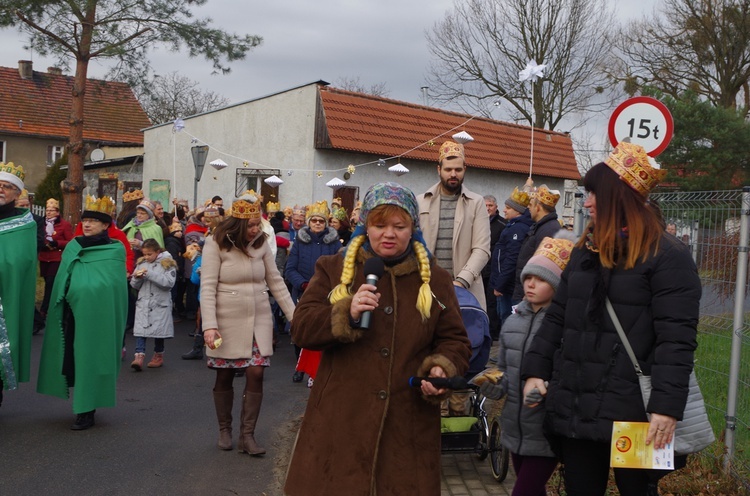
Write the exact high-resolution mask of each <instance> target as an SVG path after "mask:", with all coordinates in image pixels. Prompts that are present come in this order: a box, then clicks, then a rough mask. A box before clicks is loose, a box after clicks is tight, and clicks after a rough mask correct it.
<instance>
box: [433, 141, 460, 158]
mask: <svg viewBox="0 0 750 496" xmlns="http://www.w3.org/2000/svg"><path fill="white" fill-rule="evenodd" d="M448 157H461V158H464V145H462V144H461V143H456V142H455V141H446V142H445V143H443V144H442V145H440V155H439V157H438V162H442V161H443V159H444V158H448Z"/></svg>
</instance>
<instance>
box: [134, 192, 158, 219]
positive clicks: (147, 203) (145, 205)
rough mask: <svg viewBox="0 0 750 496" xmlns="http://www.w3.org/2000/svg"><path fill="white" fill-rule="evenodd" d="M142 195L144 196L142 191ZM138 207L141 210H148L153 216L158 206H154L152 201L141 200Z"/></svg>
mask: <svg viewBox="0 0 750 496" xmlns="http://www.w3.org/2000/svg"><path fill="white" fill-rule="evenodd" d="M141 194H143V192H142V191H141ZM138 207H140V208H147V209H148V210H149V211H150V212H151V213H152V214H153V213H154V211H155V210H156V205H154V204H153V203H151V202H150V201H148V200H146V199H143V200H141V201H140V203H138ZM138 207H136V208H138Z"/></svg>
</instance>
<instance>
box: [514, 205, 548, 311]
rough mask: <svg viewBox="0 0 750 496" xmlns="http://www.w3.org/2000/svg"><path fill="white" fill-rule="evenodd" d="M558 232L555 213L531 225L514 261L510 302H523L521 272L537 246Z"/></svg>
mask: <svg viewBox="0 0 750 496" xmlns="http://www.w3.org/2000/svg"><path fill="white" fill-rule="evenodd" d="M559 230H560V223H559V222H558V221H557V212H550V213H548V214H547V215H545V216H544V217H542V218H541V219H539V222H534V223H533V224H531V227H530V228H529V232H528V233H527V234H526V239H524V240H523V244H522V245H521V251H519V252H518V260H516V286H515V288H514V289H513V297H512V298H511V300H513V301H521V300H523V281H522V280H521V272H523V268H524V267H525V266H526V262H528V261H529V259H530V258H531V257H533V256H534V252H535V251H536V249H537V248H539V245H540V244H541V242H542V240H543V239H544V238H546V237H550V238H553V237H554V236H555V234H557V231H559Z"/></svg>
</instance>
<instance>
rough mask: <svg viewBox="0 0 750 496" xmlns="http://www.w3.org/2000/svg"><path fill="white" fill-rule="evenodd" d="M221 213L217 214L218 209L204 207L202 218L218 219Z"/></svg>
mask: <svg viewBox="0 0 750 496" xmlns="http://www.w3.org/2000/svg"><path fill="white" fill-rule="evenodd" d="M220 215H221V213H220V212H219V207H206V208H205V209H204V210H203V217H205V218H206V219H213V218H216V217H219V216H220Z"/></svg>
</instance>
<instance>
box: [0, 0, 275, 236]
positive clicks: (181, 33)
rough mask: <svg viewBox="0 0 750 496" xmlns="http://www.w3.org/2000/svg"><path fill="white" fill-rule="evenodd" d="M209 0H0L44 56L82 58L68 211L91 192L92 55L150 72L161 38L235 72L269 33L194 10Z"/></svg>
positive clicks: (1, 16)
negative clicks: (86, 130) (218, 23)
mask: <svg viewBox="0 0 750 496" xmlns="http://www.w3.org/2000/svg"><path fill="white" fill-rule="evenodd" d="M205 3H206V0H189V1H184V0H140V1H133V0H106V1H104V0H86V1H73V0H66V1H56V0H0V28H3V27H14V28H16V29H18V30H19V31H20V32H22V33H25V34H27V35H28V36H29V44H30V46H31V47H32V48H34V50H35V51H36V52H37V53H39V54H41V55H52V56H54V57H56V58H57V59H58V63H59V67H68V66H69V63H70V62H71V61H75V76H74V80H73V92H72V96H71V111H70V135H69V138H68V152H69V155H68V159H69V160H68V177H67V179H65V181H63V185H62V190H63V196H64V199H65V212H64V216H65V218H66V219H69V220H71V221H73V222H78V220H79V218H80V214H81V207H82V197H81V192H82V191H83V187H84V182H83V161H84V157H85V155H86V151H87V144H86V143H85V142H84V140H83V118H84V96H85V94H86V84H87V82H88V79H87V74H88V67H89V63H90V62H91V60H92V59H105V60H110V61H113V64H114V65H113V68H112V73H117V74H118V75H119V76H120V77H119V78H120V79H122V78H123V77H125V76H126V75H130V76H131V78H130V79H131V80H132V79H143V78H144V77H145V75H146V74H148V71H149V69H150V67H149V63H148V57H147V55H148V51H149V49H151V48H153V47H154V46H156V45H161V46H166V47H168V48H169V49H171V50H179V49H180V48H186V49H187V51H188V54H189V55H190V56H193V57H194V56H198V55H202V56H204V57H205V58H206V59H207V60H208V61H210V62H211V63H212V64H213V67H214V70H215V71H218V72H227V71H228V70H229V68H228V67H227V66H226V65H225V63H226V62H232V61H236V60H242V59H243V58H244V57H245V55H246V54H247V53H248V52H249V51H250V50H251V49H252V48H254V47H255V46H257V45H259V44H260V43H261V41H262V39H261V38H260V37H258V36H251V35H237V34H232V33H228V32H226V31H223V30H221V29H218V28H215V27H212V26H211V19H198V18H195V15H194V13H193V9H194V8H196V7H198V6H201V5H203V4H205Z"/></svg>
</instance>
